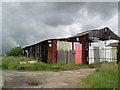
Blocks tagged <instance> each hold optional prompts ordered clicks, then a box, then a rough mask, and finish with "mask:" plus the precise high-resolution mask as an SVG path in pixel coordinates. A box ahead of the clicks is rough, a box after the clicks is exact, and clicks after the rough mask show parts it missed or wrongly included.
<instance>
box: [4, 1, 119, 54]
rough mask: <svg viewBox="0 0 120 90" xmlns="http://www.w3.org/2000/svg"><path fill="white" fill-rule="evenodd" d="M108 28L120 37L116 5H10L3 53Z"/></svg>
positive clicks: (6, 10) (6, 13)
mask: <svg viewBox="0 0 120 90" xmlns="http://www.w3.org/2000/svg"><path fill="white" fill-rule="evenodd" d="M106 26H107V27H109V28H110V29H111V30H112V31H113V32H115V33H116V34H118V3H117V2H116V3H114V2H111V3H109V2H107V3H105V2H103V3H102V2H96V3H92V2H87V3H82V2H76V3H72V2H71V3H70V2H66V3H65V2H63V3H62V2H58V3H52V2H51V3H42V2H37V3H32V2H26V3H25V2H23V3H22V2H21V3H12V2H7V3H3V5H2V28H3V31H2V48H3V50H2V51H3V54H4V53H5V52H6V51H9V50H10V49H11V48H13V47H15V46H17V45H18V44H19V45H21V46H26V45H30V44H34V43H36V42H39V41H41V40H45V39H48V38H58V37H68V36H71V35H74V34H77V33H80V32H82V31H85V30H90V29H99V28H103V27H106Z"/></svg>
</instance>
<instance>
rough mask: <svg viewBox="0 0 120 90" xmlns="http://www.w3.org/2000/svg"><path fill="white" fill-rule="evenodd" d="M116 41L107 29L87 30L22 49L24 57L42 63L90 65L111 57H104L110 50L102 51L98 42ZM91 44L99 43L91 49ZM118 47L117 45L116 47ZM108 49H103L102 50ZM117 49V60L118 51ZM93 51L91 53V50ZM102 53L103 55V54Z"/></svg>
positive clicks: (116, 37)
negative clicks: (35, 59)
mask: <svg viewBox="0 0 120 90" xmlns="http://www.w3.org/2000/svg"><path fill="white" fill-rule="evenodd" d="M106 40H118V41H120V37H119V36H117V35H116V34H114V33H113V32H112V31H111V30H110V29H109V28H108V27H105V28H102V29H97V30H89V31H85V32H82V33H79V34H76V35H74V36H71V37H68V38H59V39H47V40H44V41H41V42H39V43H36V44H34V45H30V46H26V47H24V48H23V51H24V55H25V56H26V57H33V58H41V59H42V62H45V63H49V64H55V63H58V62H63V63H65V64H90V63H94V62H96V61H103V60H105V59H107V58H108V59H109V57H110V56H111V55H112V53H110V55H108V54H107V55H104V54H106V53H107V52H110V50H105V51H104V50H103V51H101V49H102V48H103V47H102V46H101V45H102V44H100V41H101V42H102V41H106ZM93 42H99V44H100V47H92V46H91V44H92V43H93ZM118 46H119V45H118ZM105 48H106V49H108V47H104V49H105ZM118 48H120V47H117V54H116V55H117V59H118V60H120V59H119V56H120V55H119V50H120V49H118ZM92 49H93V50H94V51H93V50H92ZM103 52H104V53H103Z"/></svg>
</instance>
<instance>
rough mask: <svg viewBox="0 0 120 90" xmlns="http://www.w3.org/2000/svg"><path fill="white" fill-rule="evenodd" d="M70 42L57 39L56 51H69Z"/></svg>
mask: <svg viewBox="0 0 120 90" xmlns="http://www.w3.org/2000/svg"><path fill="white" fill-rule="evenodd" d="M71 45H72V42H65V41H57V51H70V50H71V48H72V47H71Z"/></svg>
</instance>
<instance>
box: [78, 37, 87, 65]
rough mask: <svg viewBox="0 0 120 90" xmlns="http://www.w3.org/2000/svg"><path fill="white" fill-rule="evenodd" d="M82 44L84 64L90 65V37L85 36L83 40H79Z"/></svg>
mask: <svg viewBox="0 0 120 90" xmlns="http://www.w3.org/2000/svg"><path fill="white" fill-rule="evenodd" d="M79 40H80V43H81V44H82V62H83V64H88V63H89V61H88V56H89V53H88V51H89V39H88V35H85V36H83V37H81V38H79Z"/></svg>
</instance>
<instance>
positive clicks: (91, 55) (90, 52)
mask: <svg viewBox="0 0 120 90" xmlns="http://www.w3.org/2000/svg"><path fill="white" fill-rule="evenodd" d="M92 63H94V47H92V46H89V64H92Z"/></svg>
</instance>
